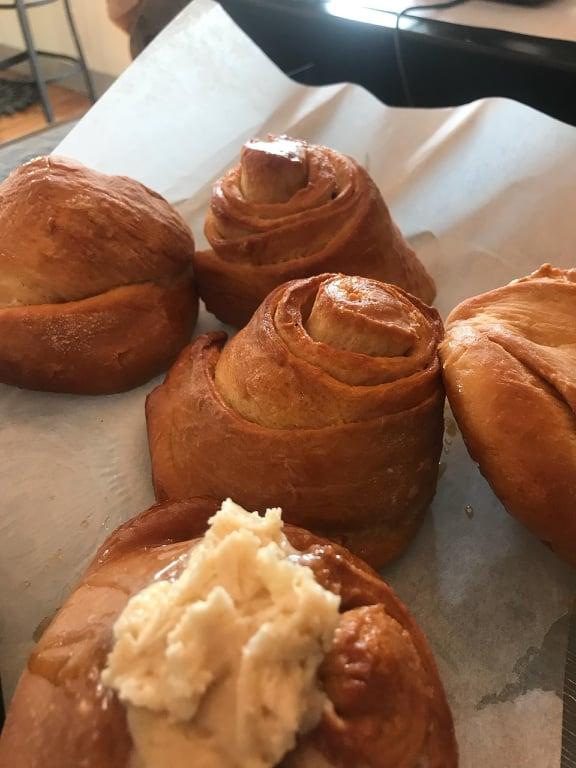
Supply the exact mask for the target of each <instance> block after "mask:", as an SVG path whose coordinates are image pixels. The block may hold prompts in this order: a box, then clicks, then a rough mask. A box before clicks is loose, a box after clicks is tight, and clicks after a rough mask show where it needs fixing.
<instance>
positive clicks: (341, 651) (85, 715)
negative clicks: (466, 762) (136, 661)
mask: <svg viewBox="0 0 576 768" xmlns="http://www.w3.org/2000/svg"><path fill="white" fill-rule="evenodd" d="M217 508H218V505H217V504H216V502H213V501H211V500H209V499H192V500H190V501H186V502H177V503H169V504H160V505H157V506H155V507H152V508H151V509H149V510H148V511H147V512H145V513H143V514H142V515H139V516H138V517H135V518H134V519H133V520H131V521H129V522H128V523H126V524H125V525H123V526H121V527H120V528H119V529H117V530H116V531H115V532H114V533H113V534H112V535H111V536H110V537H109V539H108V540H107V541H106V542H105V543H104V545H103V546H102V547H101V548H100V550H99V552H98V554H97V555H96V558H95V559H94V561H93V563H92V564H91V565H90V567H89V568H88V570H87V572H86V574H85V575H84V577H83V579H82V580H81V582H80V584H79V586H78V587H77V588H76V590H75V591H74V592H73V594H72V595H71V597H70V598H69V599H68V601H67V602H66V604H65V605H64V607H63V608H62V609H61V610H60V612H59V613H58V614H57V616H56V618H55V619H54V620H53V622H52V624H51V625H50V627H49V628H48V629H47V630H46V632H45V634H44V636H43V637H42V639H41V640H40V642H39V644H38V646H37V647H36V649H35V651H34V652H33V654H32V656H31V658H30V661H29V663H28V669H27V670H26V671H25V672H24V673H23V675H22V677H21V679H20V682H19V685H18V688H17V690H16V693H15V696H14V699H13V701H12V704H11V706H10V709H9V711H8V716H7V720H6V725H5V728H4V732H3V734H2V738H1V740H0V768H79V766H82V768H128V761H129V758H130V752H131V740H130V736H129V733H128V730H127V726H126V718H125V710H124V706H123V705H122V704H121V703H120V702H119V701H118V699H117V698H116V696H115V695H114V693H113V692H112V691H110V690H105V689H103V687H102V686H101V685H100V684H99V679H100V673H101V671H102V668H103V666H104V664H105V660H106V657H107V654H108V652H109V651H110V649H111V643H112V627H113V625H114V622H115V621H116V618H117V616H118V615H119V614H120V612H121V611H122V609H123V607H124V605H125V604H126V601H127V600H128V598H129V597H130V596H131V595H132V594H134V593H135V592H137V591H139V590H140V589H142V588H143V587H144V586H145V585H146V584H147V583H149V582H150V580H151V579H152V578H153V576H154V574H155V573H157V572H158V571H159V570H160V569H166V567H167V566H168V567H169V566H170V564H171V563H172V562H175V561H176V560H177V558H178V556H179V555H181V554H183V553H184V552H186V551H187V550H188V549H189V548H190V546H191V544H192V542H193V540H194V539H197V537H199V536H201V535H202V534H203V533H204V531H205V529H206V523H207V520H208V519H209V517H211V515H213V514H214V513H215V512H216V510H217ZM286 533H287V535H288V538H289V539H290V541H291V542H292V544H293V546H294V547H295V548H296V549H298V550H300V551H302V552H303V562H305V563H306V564H307V565H310V567H312V569H313V570H314V572H315V573H316V577H317V579H318V581H319V582H320V583H322V584H323V585H324V586H325V587H326V588H327V589H331V590H333V591H335V592H337V593H338V594H341V596H342V607H341V610H342V611H343V612H344V613H343V617H342V624H341V628H340V630H338V632H337V637H336V638H335V642H334V647H333V649H332V651H331V652H330V654H329V655H328V656H327V658H326V660H325V663H324V665H323V667H322V670H321V678H322V680H323V682H324V685H325V686H326V689H327V691H328V692H329V693H330V694H331V695H332V696H334V698H335V705H336V706H335V713H334V714H332V715H330V716H328V715H327V716H326V718H325V720H324V721H323V722H322V723H321V725H320V727H319V728H318V729H317V730H316V731H314V732H312V733H311V734H310V735H309V736H307V737H306V741H307V742H310V743H312V744H314V746H315V747H316V749H318V750H320V751H322V752H324V754H326V755H328V756H330V755H331V754H332V753H334V752H338V751H339V750H340V751H341V754H340V756H336V759H334V760H331V763H332V764H333V765H334V766H337V767H338V768H340V767H342V768H356V765H360V763H361V760H364V762H362V765H364V766H366V768H397V767H398V766H405V768H416V765H417V763H416V761H415V760H414V759H412V757H413V755H414V754H416V755H417V756H418V757H419V758H420V757H424V756H426V757H427V758H428V760H429V762H428V763H427V765H428V768H455V766H457V748H456V743H455V739H454V729H453V724H452V716H451V713H450V709H449V707H448V704H447V702H446V697H445V694H444V691H443V688H442V683H441V682H440V679H439V676H438V672H437V669H436V665H435V663H434V659H433V656H432V653H431V651H430V649H429V647H428V644H427V642H426V639H425V637H424V635H423V634H422V632H421V630H420V629H419V628H418V627H417V625H416V624H415V622H414V620H413V619H412V618H411V616H410V615H409V613H408V611H407V610H406V608H405V607H404V605H403V604H402V603H401V602H400V601H399V600H398V598H397V597H396V595H395V594H394V593H393V592H392V590H391V589H390V588H389V587H388V586H387V585H386V584H385V583H384V582H383V581H381V580H380V579H379V578H378V576H377V574H376V573H374V572H373V571H372V570H371V569H370V568H368V566H366V565H365V564H364V563H362V562H361V561H360V560H358V559H357V558H355V557H353V556H352V555H351V554H350V553H348V552H347V551H346V550H344V549H342V548H340V547H338V546H336V545H332V544H329V543H328V542H326V541H323V540H321V539H318V538H316V537H315V536H313V535H312V534H310V533H308V532H307V531H303V530H300V529H295V528H291V527H290V526H288V527H287V529H286ZM181 563H182V561H181V560H180V561H179V563H175V566H174V568H173V575H174V576H176V575H177V568H178V567H181ZM165 573H166V572H165ZM364 606H370V608H364ZM381 626H384V627H385V629H384V631H381V629H380V628H381ZM358 639H363V640H365V642H364V643H363V644H362V645H358ZM350 657H353V658H354V659H356V660H358V659H359V658H360V659H364V660H365V662H366V666H365V667H364V670H365V671H373V672H374V675H372V674H371V675H369V676H367V677H364V676H363V675H362V668H361V667H356V671H357V672H358V674H357V675H355V676H354V677H351V673H350V670H349V668H347V667H346V660H347V659H348V658H350ZM376 685H378V687H379V691H378V696H376V695H375V694H376V690H375V688H376ZM363 692H366V693H367V696H368V697H366V698H365V704H364V706H363V708H362V711H361V712H358V711H357V709H358V707H357V700H356V699H355V695H356V694H358V695H359V696H360V697H361V698H364V697H363ZM408 702H409V703H410V707H407V706H406V704H407V703H408ZM378 726H380V730H379V731H378ZM363 729H367V731H368V732H370V733H372V732H376V731H378V732H379V733H380V734H381V735H382V736H384V735H387V736H388V737H389V739H390V738H393V739H394V742H393V743H391V742H390V740H389V739H388V742H387V743H386V744H383V745H380V746H381V747H382V750H383V751H379V752H376V751H375V750H374V754H373V755H371V754H370V752H371V749H372V747H374V746H376V745H375V744H374V745H372V747H371V746H370V745H366V744H364V743H363V739H362V732H363ZM356 748H357V749H356ZM355 750H356V751H355ZM366 753H368V754H366ZM342 755H344V758H343V757H342ZM398 755H400V757H401V758H403V759H401V760H397V759H396V758H397V757H398ZM343 759H344V762H342V760H343ZM391 760H392V761H391ZM366 761H367V762H366Z"/></svg>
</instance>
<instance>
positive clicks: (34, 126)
mask: <svg viewBox="0 0 576 768" xmlns="http://www.w3.org/2000/svg"><path fill="white" fill-rule="evenodd" d="M48 92H49V94H50V101H51V102H52V109H53V110H54V115H55V123H63V122H65V121H66V120H73V119H74V118H76V117H80V116H81V115H83V114H84V113H85V112H87V111H88V109H89V108H90V101H89V99H88V98H87V97H86V96H84V94H82V93H78V92H77V91H71V90H69V89H68V88H62V86H60V85H49V86H48ZM46 126H47V123H46V120H45V118H44V113H43V112H42V107H41V105H40V104H34V105H33V106H32V107H28V109H25V110H24V111H23V112H16V114H15V115H5V116H2V117H0V144H3V143H4V142H6V141H12V139H18V138H20V137H22V136H26V135H27V134H29V133H34V131H39V130H41V129H42V128H45V127H46Z"/></svg>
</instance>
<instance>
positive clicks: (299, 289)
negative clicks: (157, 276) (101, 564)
mask: <svg viewBox="0 0 576 768" xmlns="http://www.w3.org/2000/svg"><path fill="white" fill-rule="evenodd" d="M442 332H443V331H442V323H441V321H440V318H439V316H438V314H437V312H436V311H435V310H434V309H431V308H429V307H427V306H426V305H425V304H423V303H422V302H421V301H419V300H418V299H416V298H414V297H411V296H409V295H408V294H407V293H405V292H404V291H402V290H401V289H399V288H396V287H395V286H390V285H385V284H383V283H379V282H377V281H375V280H369V279H367V278H352V277H347V276H344V275H318V276H315V277H311V278H307V279H304V280H295V281H293V282H290V283H287V284H286V285H284V286H280V287H279V288H277V289H276V290H275V291H273V293H272V294H270V296H268V298H267V299H266V300H265V301H264V303H263V304H262V306H261V307H260V308H259V309H258V311H257V313H256V314H255V315H254V317H253V318H252V320H251V322H250V323H249V325H248V326H246V328H245V329H244V330H243V331H241V332H240V333H239V334H238V335H237V336H236V337H234V338H233V339H232V340H231V341H229V342H228V344H227V345H225V344H224V342H225V336H224V335H223V334H208V335H206V336H203V337H200V338H199V339H197V340H196V341H195V342H194V343H193V344H192V345H191V346H190V347H189V348H188V349H186V350H185V351H184V352H183V353H182V355H181V356H180V358H179V360H178V361H177V363H176V364H175V366H174V367H173V368H172V370H171V371H170V373H169V375H168V378H167V380H166V382H165V383H164V384H163V385H162V386H160V387H158V388H157V389H156V390H155V391H154V392H153V393H152V394H151V395H150V396H149V398H148V402H147V414H148V430H149V439H150V449H151V455H152V465H153V474H154V482H155V487H156V492H157V496H158V498H159V499H166V498H186V497H188V496H192V495H210V496H213V497H215V498H224V497H225V496H226V495H227V494H231V495H233V496H234V497H235V498H237V499H239V501H240V503H242V504H244V505H245V506H246V507H247V508H253V509H258V508H261V507H262V506H263V505H265V504H266V501H265V499H269V498H270V497H273V498H275V499H277V502H278V504H279V505H280V506H282V509H283V510H284V514H285V517H286V519H287V520H288V521H289V522H293V523H295V524H298V525H303V526H305V527H307V528H310V529H312V530H314V531H317V532H320V533H322V534H323V535H326V536H328V537H329V538H333V539H336V540H338V541H341V542H344V543H345V544H346V546H348V547H349V548H350V549H352V551H354V552H356V553H359V554H360V555H361V556H362V557H364V558H365V559H366V560H368V562H370V563H371V564H376V565H382V564H383V563H385V562H386V561H387V560H389V559H391V558H392V557H394V556H396V555H397V554H399V552H401V551H402V550H403V549H404V548H405V547H406V545H407V544H408V542H409V541H410V539H411V538H412V536H413V535H414V533H415V531H416V530H417V528H418V526H419V524H420V521H421V519H422V515H423V513H424V510H425V508H426V507H427V506H428V504H429V503H430V500H431V499H432V496H433V495H434V491H435V487H436V480H437V472H438V459H439V454H440V448H441V441H442V433H443V415H442V411H443V402H444V392H443V388H442V383H441V378H440V368H439V362H438V356H437V345H438V343H439V341H440V340H441V338H442Z"/></svg>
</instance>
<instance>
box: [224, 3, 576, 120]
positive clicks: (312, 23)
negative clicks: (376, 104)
mask: <svg viewBox="0 0 576 768" xmlns="http://www.w3.org/2000/svg"><path fill="white" fill-rule="evenodd" d="M414 2H415V3H416V0H414ZM220 4H221V5H222V7H223V8H224V9H225V10H226V11H227V12H228V13H229V14H230V16H232V18H233V19H234V20H235V21H236V22H237V23H238V24H239V26H240V27H242V29H243V30H244V31H245V32H246V33H247V34H248V35H249V36H250V37H251V38H252V39H253V40H254V41H255V42H256V43H257V45H259V46H260V47H261V48H262V49H263V50H264V52H265V53H266V54H267V55H268V56H269V57H270V58H271V59H272V60H273V61H274V62H275V63H276V64H277V65H278V66H279V67H280V68H281V69H282V70H283V71H284V72H286V73H287V74H289V75H290V76H292V77H293V78H294V79H295V80H298V81H299V82H302V83H306V84H309V85H326V84H329V83H336V82H341V81H348V82H353V83H358V84H359V85H362V86H364V87H365V88H367V89H368V90H369V91H371V92H372V93H373V94H374V95H375V96H377V97H378V98H379V99H380V100H381V101H383V102H385V103H386V104H390V105H395V106H405V105H406V101H405V93H404V89H403V87H402V83H401V80H400V76H399V71H398V65H397V60H396V55H395V50H394V27H395V21H394V20H395V15H394V14H391V13H385V12H381V13H379V12H377V11H373V12H372V15H373V17H374V18H375V22H374V23H368V22H366V21H356V20H353V19H348V18H342V17H340V16H336V15H332V14H330V13H329V12H328V10H329V8H330V5H329V4H326V3H324V2H319V1H318V0H220ZM526 12H527V13H528V12H529V11H528V10H527V11H526ZM350 15H353V14H352V13H351V14H350ZM380 17H381V19H382V21H381V23H377V22H379V21H380ZM410 21H411V25H410V27H409V29H405V28H404V26H407V24H406V21H405V22H404V26H403V29H402V32H401V39H402V56H403V61H404V65H405V68H406V71H407V75H408V78H409V82H410V86H411V92H412V95H413V99H414V104H415V106H418V107H446V106H456V105H459V104H465V103H467V102H470V101H474V100H475V99H480V98H485V97H488V96H504V97H507V98H511V99H515V100H517V101H521V102H523V103H525V104H528V105H529V106H532V107H535V108H536V109H538V110H540V111H542V112H545V113H547V114H549V115H552V116H553V117H557V118H559V119H561V120H564V121H565V122H567V123H571V124H572V125H576V101H575V100H574V99H573V98H572V94H574V92H575V91H576V44H575V43H571V42H564V41H559V40H548V39H546V38H537V37H529V36H526V35H518V34H513V33H509V32H501V31H498V30H491V29H482V28H472V27H463V26H459V25H455V24H448V23H446V22H442V21H431V20H428V19H415V18H410Z"/></svg>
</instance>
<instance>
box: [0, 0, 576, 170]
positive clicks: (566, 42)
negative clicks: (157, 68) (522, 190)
mask: <svg viewBox="0 0 576 768" xmlns="http://www.w3.org/2000/svg"><path fill="white" fill-rule="evenodd" d="M185 5H187V0H0V144H2V145H4V147H6V145H7V144H12V143H13V142H15V141H16V142H18V141H21V140H22V139H23V138H24V137H26V136H30V135H31V134H32V135H36V134H37V133H38V132H41V134H42V135H43V136H44V138H43V139H42V140H41V141H43V142H44V144H45V146H40V145H39V146H38V148H37V151H36V150H34V151H35V152H36V153H38V152H39V151H49V149H50V145H52V146H55V145H56V143H57V142H58V141H59V140H60V138H61V137H62V136H63V135H64V134H65V132H66V131H67V130H70V126H71V125H72V124H73V122H71V121H75V120H77V119H78V118H79V117H80V116H81V115H82V114H84V112H86V110H88V109H89V108H90V106H91V104H92V103H93V102H94V100H96V99H97V98H99V97H100V96H101V94H102V93H104V91H105V90H106V89H107V88H108V87H109V86H110V84H111V83H112V82H114V80H115V78H117V77H118V76H119V75H120V74H121V73H122V71H123V70H124V69H125V68H126V67H127V66H128V65H129V64H130V61H131V60H132V58H133V57H135V56H137V55H138V54H139V53H140V52H141V51H142V50H143V49H144V48H145V47H146V46H147V45H148V44H149V42H150V41H151V40H152V39H153V38H154V37H155V36H156V35H157V34H158V33H159V32H160V31H161V30H162V29H163V27H164V26H165V25H166V24H168V23H169V22H170V21H171V20H172V19H173V18H174V17H175V16H176V15H177V13H178V12H179V11H180V10H182V8H183V7H184V6H185ZM221 5H222V6H223V7H224V9H225V10H226V11H227V12H228V13H229V14H230V15H231V16H232V17H233V18H234V19H235V21H236V22H237V23H238V24H239V25H240V26H241V27H242V28H243V29H244V31H245V32H246V33H247V34H248V35H250V36H251V37H252V38H253V39H254V41H255V42H256V43H257V44H258V45H259V46H260V47H261V48H262V49H263V50H264V51H265V52H266V53H267V54H268V56H270V58H272V59H273V60H274V61H275V62H276V63H277V64H278V66H279V67H281V68H282V69H283V70H284V72H286V73H287V74H289V75H290V76H291V77H293V78H294V79H296V80H299V81H300V82H304V83H308V84H326V83H333V82H339V81H351V82H355V83H358V84H360V85H363V86H364V87H366V88H367V89H368V90H370V91H371V92H372V93H373V94H374V95H376V96H377V97H378V98H379V99H381V100H382V101H383V102H385V103H387V104H391V105H398V106H418V107H436V106H452V105H457V104H462V103H465V102H468V101H472V100H474V99H477V98H482V97H485V96H505V97H508V98H513V99H517V100H518V101H522V102H524V103H526V104H529V105H531V106H533V107H535V108H537V109H539V110H541V111H543V112H546V113H548V114H550V115H552V116H554V117H557V118H559V119H561V120H564V121H565V122H568V123H571V124H576V104H575V100H574V99H573V98H572V94H574V92H575V90H574V86H575V84H576V2H574V0H547V1H543V0H523V2H519V0H515V1H514V2H512V0H507V2H505V1H504V0H501V1H500V2H498V1H497V0H452V2H448V3H440V5H441V6H446V5H447V6H448V7H437V5H438V4H437V3H435V2H433V0H429V1H428V0H422V2H421V3H420V9H419V10H418V9H414V10H410V7H411V6H413V5H414V3H410V2H409V1H408V0H221ZM46 129H48V131H47V130H46ZM34 141H36V142H38V141H40V139H35V140H34ZM26 146H30V152H31V153H32V152H33V150H32V148H31V145H26ZM21 154H22V153H21ZM0 172H1V169H0Z"/></svg>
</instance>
